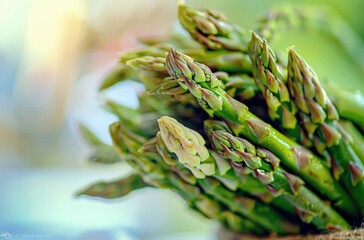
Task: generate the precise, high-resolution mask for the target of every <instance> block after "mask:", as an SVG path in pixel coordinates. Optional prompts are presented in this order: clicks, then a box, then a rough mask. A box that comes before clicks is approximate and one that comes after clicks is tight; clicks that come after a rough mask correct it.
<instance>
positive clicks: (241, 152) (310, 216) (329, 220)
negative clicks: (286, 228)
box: [211, 130, 350, 230]
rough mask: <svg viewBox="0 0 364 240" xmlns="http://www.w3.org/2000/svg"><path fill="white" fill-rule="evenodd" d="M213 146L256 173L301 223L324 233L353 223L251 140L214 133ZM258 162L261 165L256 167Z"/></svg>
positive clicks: (218, 132) (220, 152) (221, 154)
mask: <svg viewBox="0 0 364 240" xmlns="http://www.w3.org/2000/svg"><path fill="white" fill-rule="evenodd" d="M211 143H212V146H213V148H214V149H215V151H217V152H218V153H219V154H220V156H223V157H224V158H225V159H226V160H229V161H232V162H234V164H237V165H239V166H242V167H244V166H246V167H248V168H250V169H252V170H253V176H254V177H256V178H257V179H259V180H260V181H261V182H262V183H264V184H265V185H266V186H267V187H268V189H271V191H272V192H274V194H275V195H279V196H282V197H284V199H286V200H287V201H288V202H289V203H290V204H292V205H293V206H294V207H295V208H296V210H297V213H298V215H299V216H300V217H301V220H302V221H304V222H306V223H311V222H312V223H313V224H314V225H315V226H316V227H317V228H318V229H320V230H330V229H331V230H332V229H333V226H335V228H336V229H340V230H343V229H349V228H350V227H349V224H348V223H347V222H346V221H345V220H344V219H343V218H342V217H341V216H340V215H339V214H338V213H336V212H335V211H334V210H333V209H331V208H330V207H329V206H326V204H324V203H323V202H322V201H321V199H320V198H319V197H317V196H316V195H315V194H314V193H313V192H311V191H310V190H309V189H307V188H306V187H305V186H304V182H303V181H302V180H301V179H300V178H299V177H297V176H295V175H293V174H291V173H288V172H287V171H285V170H283V169H282V168H281V167H280V166H279V162H280V160H279V159H278V158H277V157H276V156H275V155H274V154H273V153H272V152H270V151H269V150H267V149H265V148H260V147H259V148H256V147H255V146H254V145H253V144H251V143H250V142H249V141H247V140H245V139H242V138H238V137H234V136H233V135H231V134H230V133H228V132H225V131H221V130H220V131H213V132H212V133H211ZM251 161H256V162H259V164H255V165H252V164H251V163H250V162H251Z"/></svg>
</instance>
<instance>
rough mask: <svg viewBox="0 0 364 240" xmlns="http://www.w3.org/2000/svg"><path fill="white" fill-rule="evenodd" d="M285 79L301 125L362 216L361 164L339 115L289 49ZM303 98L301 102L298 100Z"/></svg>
mask: <svg viewBox="0 0 364 240" xmlns="http://www.w3.org/2000/svg"><path fill="white" fill-rule="evenodd" d="M288 81H289V84H290V86H291V87H290V88H289V90H290V92H291V94H292V95H293V96H294V99H295V101H296V102H298V101H300V103H301V104H297V106H298V108H299V110H300V112H301V113H302V115H303V116H304V117H305V118H304V119H305V121H306V122H304V124H303V125H304V127H305V128H306V130H307V131H308V132H309V133H310V134H311V135H312V136H313V139H314V141H315V147H316V149H317V150H318V151H319V152H320V151H322V150H324V149H326V148H327V150H328V151H329V153H330V156H331V160H332V171H333V175H334V177H335V178H336V179H339V180H340V181H341V182H342V183H343V184H344V185H345V187H346V188H347V191H349V192H350V194H351V195H352V196H353V198H354V200H355V201H356V203H357V205H358V207H359V209H360V214H361V216H364V201H362V199H361V198H362V196H364V166H363V164H362V162H361V161H360V159H359V157H358V156H357V155H356V153H355V151H354V150H353V149H352V147H351V145H350V144H349V142H348V141H345V132H344V130H343V129H342V128H341V127H340V125H339V123H338V120H339V114H338V113H337V110H336V108H335V106H334V105H333V104H332V102H331V101H330V99H329V98H328V97H327V95H326V92H325V90H324V89H323V88H322V87H321V85H320V83H319V81H318V78H317V75H316V73H315V72H314V70H313V69H312V68H311V67H310V66H309V65H308V64H307V63H306V62H305V61H304V60H303V58H302V57H301V56H299V55H298V54H297V53H296V52H295V51H294V50H293V49H290V50H289V54H288ZM302 100H303V101H302Z"/></svg>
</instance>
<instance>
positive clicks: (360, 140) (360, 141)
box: [340, 120, 364, 164]
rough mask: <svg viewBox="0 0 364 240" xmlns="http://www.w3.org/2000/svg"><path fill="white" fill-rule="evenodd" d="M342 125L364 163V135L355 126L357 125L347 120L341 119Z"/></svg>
mask: <svg viewBox="0 0 364 240" xmlns="http://www.w3.org/2000/svg"><path fill="white" fill-rule="evenodd" d="M340 126H342V127H343V128H344V130H345V131H346V132H347V133H348V134H349V135H350V138H351V140H350V144H351V147H352V148H353V149H354V151H355V153H356V154H357V155H358V156H359V158H360V160H361V161H362V163H363V164H364V136H363V135H362V134H361V132H360V131H359V130H358V129H357V128H356V127H355V125H354V124H353V123H352V122H350V121H346V120H340Z"/></svg>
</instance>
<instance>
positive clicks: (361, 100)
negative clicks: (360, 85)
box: [324, 84, 364, 129]
mask: <svg viewBox="0 0 364 240" xmlns="http://www.w3.org/2000/svg"><path fill="white" fill-rule="evenodd" d="M324 88H325V90H326V92H327V93H328V95H329V97H330V99H331V101H332V103H333V104H334V105H335V107H336V109H337V111H338V112H339V115H340V118H343V119H348V120H350V121H353V122H354V123H355V124H357V125H358V126H360V127H361V128H362V129H364V122H363V119H364V96H363V94H362V93H361V92H360V91H359V90H357V91H356V92H355V93H354V94H353V93H352V92H350V91H346V90H344V89H342V88H338V87H336V86H333V85H330V84H327V85H325V86H324Z"/></svg>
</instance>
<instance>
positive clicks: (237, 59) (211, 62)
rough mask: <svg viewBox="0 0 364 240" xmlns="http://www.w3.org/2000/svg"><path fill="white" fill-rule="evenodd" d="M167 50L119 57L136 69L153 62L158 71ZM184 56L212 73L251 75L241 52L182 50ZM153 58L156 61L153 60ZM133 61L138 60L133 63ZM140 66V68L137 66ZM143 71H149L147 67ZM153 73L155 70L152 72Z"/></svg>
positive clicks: (146, 49)
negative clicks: (192, 59) (207, 68)
mask: <svg viewBox="0 0 364 240" xmlns="http://www.w3.org/2000/svg"><path fill="white" fill-rule="evenodd" d="M167 51H168V49H165V48H164V47H163V48H161V49H160V48H158V47H157V46H156V47H154V48H153V47H144V48H138V49H135V50H132V51H128V52H125V53H123V54H122V55H121V57H120V62H121V63H122V64H127V63H128V64H129V65H132V66H134V67H137V68H138V69H143V65H144V64H145V63H148V65H149V63H151V62H153V63H154V65H156V66H157V69H160V67H161V65H160V64H157V63H156V62H158V59H161V58H165V55H166V53H167ZM182 51H183V52H184V53H185V54H187V55H189V56H192V57H194V58H195V59H196V60H197V61H200V62H203V63H204V64H206V65H207V66H209V68H211V69H212V70H213V71H225V72H228V73H246V74H251V71H252V69H251V67H252V65H251V61H250V59H249V56H248V55H247V54H245V53H242V52H229V51H207V50H205V49H183V50H182ZM154 58H155V59H156V60H154ZM135 59H138V60H136V61H134V60H135ZM139 65H140V66H139ZM147 68H148V69H146V68H145V67H144V69H143V70H151V69H150V68H149V66H148V67H147ZM152 71H153V72H154V71H155V69H153V70H152Z"/></svg>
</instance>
